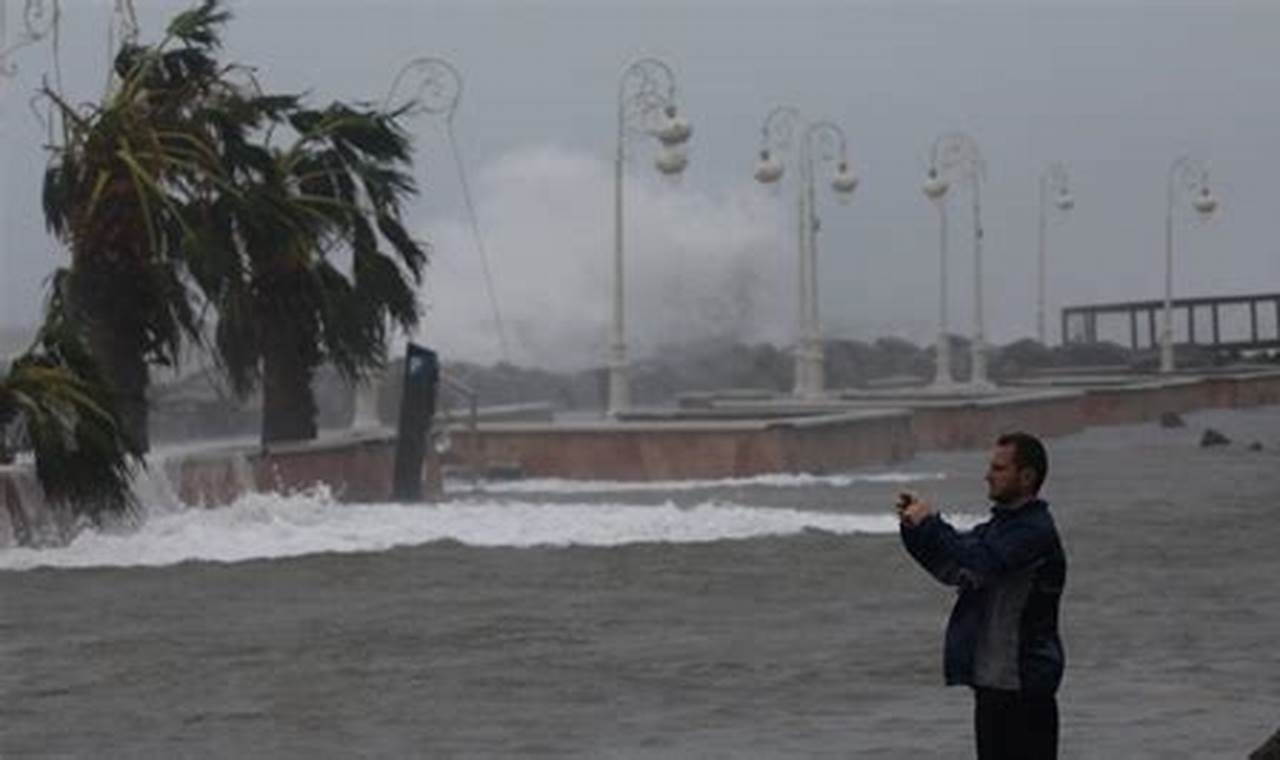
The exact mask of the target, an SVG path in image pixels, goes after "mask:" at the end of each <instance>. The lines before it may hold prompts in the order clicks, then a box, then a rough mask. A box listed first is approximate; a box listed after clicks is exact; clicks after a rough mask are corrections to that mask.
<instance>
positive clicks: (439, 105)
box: [352, 56, 509, 427]
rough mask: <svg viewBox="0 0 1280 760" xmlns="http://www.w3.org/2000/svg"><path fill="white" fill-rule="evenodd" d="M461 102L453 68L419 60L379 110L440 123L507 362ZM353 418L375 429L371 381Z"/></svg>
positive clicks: (399, 75) (360, 391) (405, 69)
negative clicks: (465, 150)
mask: <svg viewBox="0 0 1280 760" xmlns="http://www.w3.org/2000/svg"><path fill="white" fill-rule="evenodd" d="M408 87H412V91H411V92H408V93H405V94H401V89H402V88H408ZM461 101H462V74H460V73H459V72H458V69H457V68H456V67H454V65H453V64H451V63H449V61H447V60H445V59H443V58H436V57H432V56H421V57H418V58H414V59H412V60H410V61H409V62H408V63H406V64H405V65H404V66H402V67H400V70H399V71H398V72H396V75H395V78H393V79H392V80H391V86H390V87H389V88H387V94H386V97H385V98H383V101H382V106H381V108H382V110H383V111H386V112H389V111H392V110H395V109H403V113H404V114H405V115H409V116H415V115H419V114H425V115H427V116H431V117H438V118H440V119H441V120H442V121H443V123H444V132H445V138H446V140H447V142H448V143H449V150H450V152H451V153H452V154H453V160H454V165H455V166H456V167H457V171H458V181H459V183H460V184H461V185H462V197H463V201H464V204H465V205H466V207H467V215H468V219H469V221H470V223H471V234H472V238H473V239H474V240H475V245H476V250H477V251H478V253H479V254H480V266H481V270H482V272H483V273H484V281H485V289H486V291H487V292H488V295H489V306H490V308H491V309H492V310H493V319H494V324H495V326H496V328H497V331H498V343H499V348H500V350H501V354H502V358H503V360H506V361H509V353H508V350H507V338H506V332H505V330H504V329H503V323H502V313H501V311H499V309H498V300H497V295H496V293H495V291H494V286H493V275H492V273H491V272H490V270H489V258H488V255H487V254H486V252H485V247H484V239H483V238H482V237H481V236H480V222H479V220H478V219H477V217H476V211H475V204H474V203H473V202H472V200H471V187H470V184H469V183H468V182H467V173H466V170H465V169H464V166H463V161H462V153H461V151H460V150H459V149H458V142H457V140H456V139H454V134H453V116H454V114H455V113H456V112H457V110H458V104H459V103H460V102H461ZM355 406H356V408H355V416H354V420H353V422H352V426H353V427H376V426H377V425H378V416H377V389H376V386H375V383H374V381H373V380H372V379H370V380H367V381H365V382H362V383H361V384H360V385H359V386H358V388H357V390H356V398H355Z"/></svg>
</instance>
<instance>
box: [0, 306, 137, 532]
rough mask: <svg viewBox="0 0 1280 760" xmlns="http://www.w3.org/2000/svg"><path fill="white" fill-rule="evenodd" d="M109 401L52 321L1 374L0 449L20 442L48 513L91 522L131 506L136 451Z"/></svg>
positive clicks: (63, 328)
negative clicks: (30, 457) (63, 511)
mask: <svg viewBox="0 0 1280 760" xmlns="http://www.w3.org/2000/svg"><path fill="white" fill-rule="evenodd" d="M54 311H55V312H57V313H61V309H60V308H55V309H54ZM112 402H113V397H112V394H110V393H108V392H107V391H106V390H105V386H104V384H103V381H102V378H101V376H100V375H99V373H98V371H97V368H96V366H95V364H94V362H93V360H92V358H91V357H90V356H89V355H88V354H87V353H86V352H85V351H84V349H83V347H82V345H81V343H80V341H79V339H78V338H77V337H76V336H75V334H74V332H73V331H71V330H69V329H68V328H67V325H66V323H65V322H63V321H61V320H60V319H56V318H55V319H54V320H51V321H50V322H49V323H47V324H46V326H45V327H44V329H43V330H42V331H41V333H40V335H39V336H38V338H37V340H36V343H35V345H33V346H32V347H31V349H29V350H28V351H27V353H25V354H23V355H22V356H20V357H18V358H17V359H16V360H15V361H14V362H13V363H12V364H11V365H10V366H9V368H8V370H7V371H6V372H4V373H0V449H3V448H4V443H5V441H7V440H9V439H10V438H11V437H12V434H13V433H14V432H17V433H18V435H17V437H18V438H21V439H24V441H25V443H26V444H28V445H29V446H30V448H31V449H32V451H33V453H34V455H35V470H36V478H37V479H38V480H39V481H40V485H41V486H42V488H43V489H44V492H45V496H46V498H47V499H48V500H49V501H50V503H52V504H53V505H54V506H55V507H60V508H68V509H70V511H71V512H72V513H73V514H75V515H82V516H86V517H89V518H92V519H93V520H95V521H97V520H99V519H100V518H101V517H102V516H104V515H106V514H120V513H125V512H129V511H131V510H132V509H133V507H134V506H135V504H134V499H133V494H132V491H131V490H130V480H131V478H132V474H133V469H134V466H135V465H137V464H140V463H141V457H142V452H141V451H140V450H139V449H138V448H137V447H136V445H135V444H134V442H133V441H132V440H131V439H129V438H128V437H127V436H125V435H124V434H123V432H122V430H121V428H120V426H119V424H118V421H117V418H116V415H115V413H114V410H113V408H112ZM4 458H7V457H6V456H5V455H4V454H3V452H2V451H0V459H4Z"/></svg>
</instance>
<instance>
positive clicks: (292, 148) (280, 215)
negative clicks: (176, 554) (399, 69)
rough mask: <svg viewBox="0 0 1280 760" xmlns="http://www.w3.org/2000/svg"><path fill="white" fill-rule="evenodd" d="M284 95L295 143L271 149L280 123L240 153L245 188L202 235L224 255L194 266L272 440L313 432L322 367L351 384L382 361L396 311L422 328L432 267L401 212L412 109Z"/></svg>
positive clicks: (237, 175)
mask: <svg viewBox="0 0 1280 760" xmlns="http://www.w3.org/2000/svg"><path fill="white" fill-rule="evenodd" d="M277 102H278V103H279V105H280V106H281V107H280V109H279V110H277V111H276V112H275V113H273V114H272V115H271V118H272V119H283V120H284V121H285V122H286V123H287V126H288V127H289V128H290V130H291V131H292V135H291V139H290V142H289V143H288V145H287V146H286V147H282V148H277V147H274V146H272V145H271V144H270V143H269V139H270V135H271V134H279V133H280V132H279V131H275V130H272V131H268V133H267V134H268V142H266V143H264V144H262V145H261V146H260V150H257V151H245V152H242V153H241V154H240V155H239V156H238V157H230V158H231V160H230V165H229V168H230V170H231V176H232V178H233V182H234V183H235V185H236V186H237V187H238V188H240V189H241V194H240V195H239V196H237V197H236V198H227V199H226V202H225V203H219V204H215V205H214V206H212V207H211V208H210V214H209V216H208V217H207V219H206V224H205V225H204V226H203V227H202V235H204V236H205V237H207V238H208V239H210V240H214V241H217V244H214V245H211V246H210V247H209V250H211V251H219V252H221V253H222V255H220V256H210V257H205V258H203V259H202V263H203V264H205V265H207V266H204V267H202V268H201V269H200V270H199V271H197V272H196V278H197V280H198V281H199V282H200V284H201V289H202V291H203V292H204V294H205V295H206V297H208V298H209V300H210V302H211V303H212V304H213V305H214V306H215V308H216V309H217V311H218V314H219V322H218V328H217V333H216V340H215V343H216V346H217V350H218V354H219V357H220V358H221V360H222V361H223V363H224V365H225V367H226V369H227V370H228V372H229V374H230V376H231V379H232V381H233V385H234V387H236V388H237V389H238V390H239V391H240V392H241V393H244V392H247V391H248V390H249V389H251V388H253V387H254V386H255V385H257V384H258V383H261V386H262V391H263V428H262V440H263V442H264V443H270V442H274V441H282V440H302V439H310V438H314V437H315V435H316V423H315V417H316V407H315V401H314V395H313V393H312V390H311V381H312V378H313V377H314V375H315V372H316V370H317V368H318V367H319V366H320V365H321V364H322V363H324V362H331V363H332V364H333V365H334V366H335V367H336V368H337V369H338V370H339V371H340V372H341V373H342V374H344V375H345V376H346V377H347V378H348V379H351V380H354V379H356V378H357V377H358V376H359V374H360V373H361V372H364V371H367V370H369V369H373V368H376V367H379V366H381V364H382V361H383V356H384V353H385V349H386V339H387V323H388V319H391V320H394V321H395V322H396V323H398V324H399V325H400V326H401V327H402V328H404V329H406V330H409V329H412V328H413V327H414V326H415V325H416V323H417V320H418V302H417V298H416V296H415V292H414V286H415V285H416V284H417V283H418V282H419V281H420V279H421V275H422V269H423V266H424V265H425V263H426V251H425V249H424V246H423V244H421V243H419V242H418V241H416V240H414V239H413V237H412V236H410V235H409V234H408V232H407V231H406V230H405V228H404V225H403V222H402V217H401V203H402V201H403V199H404V198H406V197H407V196H409V195H411V194H413V193H414V192H416V188H415V185H414V181H413V177H412V175H411V174H410V173H409V168H410V166H411V164H410V159H409V155H410V153H409V140H408V137H407V135H406V134H405V132H404V131H403V130H402V129H401V128H400V126H399V124H398V118H399V116H400V114H402V113H403V111H401V112H398V113H386V112H382V111H378V110H373V109H366V108H358V107H353V106H350V105H347V104H344V103H334V104H332V105H330V106H328V107H326V108H323V109H309V108H305V107H303V106H302V105H301V104H300V102H298V101H296V100H294V101H292V102H288V101H287V100H286V99H280V100H278V101H277ZM268 157H269V160H266V159H267V158H268ZM241 159H245V160H241ZM346 257H349V258H350V262H349V265H348V266H346V267H344V266H341V262H340V261H339V259H342V258H346Z"/></svg>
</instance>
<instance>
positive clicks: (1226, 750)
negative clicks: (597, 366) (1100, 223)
mask: <svg viewBox="0 0 1280 760" xmlns="http://www.w3.org/2000/svg"><path fill="white" fill-rule="evenodd" d="M1189 422H1190V423H1191V426H1190V427H1189V428H1187V429H1185V430H1174V431H1166V430H1160V429H1157V428H1155V427H1153V426H1142V427H1137V426H1135V427H1126V428H1111V429H1099V430H1092V431H1089V432H1087V433H1084V434H1081V435H1077V436H1072V437H1070V438H1065V439H1059V440H1057V441H1053V442H1051V443H1050V446H1051V456H1052V457H1053V472H1052V473H1051V476H1050V482H1051V488H1050V492H1049V494H1048V495H1049V497H1050V499H1051V500H1052V501H1053V502H1054V504H1055V511H1056V514H1057V517H1058V521H1059V523H1060V525H1061V527H1062V530H1063V533H1064V536H1065V540H1066V542H1067V548H1068V552H1069V556H1070V561H1071V575H1070V579H1069V588H1068V594H1067V597H1066V600H1065V604H1064V625H1065V630H1066V643H1067V647H1068V656H1069V665H1068V673H1067V680H1066V684H1065V686H1064V690H1063V692H1062V695H1061V702H1062V715H1063V757H1066V758H1144V757H1152V758H1157V757H1158V758H1216V757H1237V758H1238V757H1243V756H1244V755H1246V754H1247V753H1248V751H1249V750H1250V749H1252V748H1253V747H1255V746H1256V745H1257V744H1259V743H1260V742H1261V741H1262V739H1263V738H1265V736H1267V735H1268V734H1269V733H1270V732H1271V731H1273V730H1275V728H1276V727H1277V726H1278V725H1280V655H1277V653H1276V649H1275V641H1276V640H1277V638H1280V584H1277V582H1276V579H1277V577H1280V551H1277V549H1276V547H1277V546H1280V520H1277V514H1276V513H1277V509H1280V506H1278V505H1280V409H1275V408H1270V409H1263V410H1255V411H1250V412H1233V413H1204V414H1199V415H1192V416H1190V417H1189ZM1207 424H1212V425H1214V426H1216V427H1218V428H1219V429H1222V430H1223V431H1224V432H1226V433H1227V434H1228V435H1231V436H1233V437H1235V438H1236V439H1237V441H1238V443H1237V445H1234V446H1231V447H1228V448H1222V449H1207V450H1205V449H1200V448H1198V447H1197V445H1196V439H1197V437H1198V434H1199V431H1200V430H1202V429H1203V427H1204V426H1205V425H1207ZM1254 439H1257V440H1260V441H1262V442H1263V443H1264V444H1265V445H1266V446H1267V448H1266V450H1264V451H1261V452H1250V451H1247V450H1245V449H1244V447H1243V446H1242V445H1240V444H1241V443H1244V442H1248V441H1251V440H1254ZM984 458H985V455H984V454H983V453H982V452H971V453H962V454H946V455H928V456H923V457H920V458H918V459H917V460H916V461H913V462H911V463H908V465H906V466H904V468H903V469H906V470H910V471H913V472H922V473H942V474H944V475H945V478H944V479H941V480H929V481H925V482H921V483H917V484H915V486H914V487H915V488H917V489H918V490H921V491H924V492H925V493H926V494H929V495H931V496H933V497H934V498H935V499H937V500H939V501H941V502H943V503H947V504H957V505H970V510H973V509H975V508H977V507H978V506H979V498H980V496H981V483H980V476H981V473H982V467H983V464H984ZM897 487H898V486H897V485H895V484H892V483H884V482H854V483H851V484H849V485H847V486H844V487H839V488H835V487H831V486H830V485H823V484H793V485H791V486H790V487H787V488H779V487H775V486H770V485H765V484H760V483H754V484H753V483H748V484H732V485H728V486H723V487H713V488H708V489H705V490H701V491H698V492H689V491H673V492H667V493H664V492H633V493H630V494H619V493H611V494H607V495H599V494H597V495H594V496H593V495H583V494H574V495H572V496H569V495H566V494H565V493H563V491H561V492H557V493H555V494H542V495H538V494H527V493H524V494H519V495H518V497H517V496H515V495H512V497H511V498H518V499H519V501H520V503H521V504H524V505H526V506H527V505H528V504H529V503H535V504H538V503H540V504H543V505H545V506H547V507H548V509H550V508H552V507H554V506H556V505H559V504H561V503H564V502H572V503H573V504H577V505H581V504H582V503H584V502H599V503H600V504H602V507H601V509H602V510H603V511H608V510H614V511H617V505H618V504H619V503H620V502H622V503H628V504H632V505H649V506H652V505H657V504H662V503H664V502H666V501H668V500H670V501H671V502H672V503H673V504H674V505H675V506H676V509H675V510H674V512H675V513H677V514H676V516H675V517H674V518H673V517H671V516H670V515H668V514H666V513H663V515H662V516H661V517H662V525H663V526H666V527H664V528H663V529H662V530H657V531H656V532H654V533H652V535H653V536H655V537H656V539H655V540H651V541H640V540H639V538H642V537H643V536H644V535H649V534H645V533H643V532H642V533H641V534H639V535H636V534H634V532H633V533H630V534H629V533H627V530H632V528H627V527H626V526H625V525H624V526H622V527H619V525H618V524H616V523H608V524H605V525H604V526H603V527H600V529H599V530H600V531H602V533H599V534H597V533H591V532H589V531H588V533H586V534H584V535H588V536H593V535H602V536H604V537H605V538H604V539H601V540H595V541H593V540H586V539H583V540H580V541H579V542H578V543H579V544H581V545H576V546H546V545H536V544H538V543H540V542H539V541H530V542H528V543H531V544H535V545H531V546H518V547H517V546H514V545H507V546H484V547H482V546H474V545H468V544H465V543H461V542H460V541H461V540H467V539H466V535H469V534H462V533H457V531H454V533H448V531H446V534H447V535H455V534H456V535H457V536H461V537H462V538H460V539H459V540H452V539H448V540H428V539H425V538H424V539H422V540H418V541H413V540H410V541H405V542H404V543H408V544H410V545H407V546H399V547H394V548H386V549H381V550H378V551H362V552H357V553H344V554H335V553H322V554H308V555H306V556H299V557H291V558H276V559H258V560H252V561H244V562H235V563H230V564H227V563H209V562H187V563H183V564H176V565H173V564H168V565H161V566H158V567H136V568H124V567H89V568H82V569H34V570H6V571H0V756H3V757H6V758H7V757H25V756H70V757H350V756H369V757H494V756H509V757H529V756H546V757H604V758H667V757H734V758H742V757H841V758H843V757H867V758H907V757H910V758H956V757H965V756H967V755H969V754H970V743H969V736H970V729H969V715H970V712H969V711H970V704H969V697H968V695H967V694H966V693H964V692H963V691H961V690H957V689H945V688H944V687H942V686H941V685H940V672H939V671H940V662H939V659H940V656H939V649H940V634H941V629H942V626H943V624H944V622H945V616H946V612H947V610H948V608H949V604H950V594H949V592H947V591H946V590H945V589H942V588H940V587H938V586H936V585H934V584H933V583H932V582H931V581H929V580H928V579H927V578H926V577H925V576H924V575H923V573H921V572H920V571H918V570H917V569H916V568H915V567H914V566H912V565H911V564H910V563H909V561H908V560H907V558H906V557H905V556H904V555H903V553H902V551H901V549H900V547H899V545H898V542H897V539H896V536H894V535H892V534H891V533H881V532H876V531H877V530H878V529H876V528H875V524H874V522H869V523H866V524H865V525H864V524H863V523H858V522H857V520H858V519H864V518H857V517H856V516H857V515H858V514H870V513H877V514H883V510H884V509H885V508H886V505H887V504H888V503H889V500H890V499H891V497H892V494H893V492H894V491H895V489H896V488H897ZM708 503H710V506H705V505H707V504H708ZM717 504H720V505H730V507H731V508H730V510H729V512H727V513H721V512H716V511H714V508H715V506H716V505H717ZM603 505H607V506H603ZM695 505H704V506H703V507H696V508H695V509H693V510H692V511H689V510H688V508H689V507H691V506H695ZM732 505H742V506H747V507H757V508H774V509H778V508H785V509H791V510H800V511H805V512H812V511H818V512H822V513H824V514H827V515H830V516H832V517H834V518H836V519H837V522H834V523H822V521H821V520H813V521H812V522H815V523H821V524H823V525H827V526H828V527H827V528H826V529H823V530H801V529H785V526H784V528H783V529H778V528H777V527H776V526H774V527H769V528H768V529H762V530H760V531H758V532H757V533H753V532H752V531H744V532H743V533H742V535H755V537H751V538H732V539H728V538H721V539H718V540H706V536H700V535H699V534H696V532H693V533H688V534H685V533H681V532H680V531H681V530H683V528H681V527H680V525H681V523H680V522H679V520H680V517H681V515H685V514H688V515H690V519H694V518H697V519H700V520H701V519H704V518H707V517H708V515H710V517H712V518H715V519H717V520H718V519H720V518H721V517H723V516H724V514H729V515H730V516H734V515H737V513H736V512H734V511H733V510H734V509H736V507H732ZM464 506H465V504H464ZM522 508H523V507H522ZM327 509H331V510H339V509H343V508H341V507H328V508H327ZM700 509H706V510H712V511H707V512H700V511H698V510H700ZM672 511H673V510H670V509H668V510H667V512H672ZM464 512H465V510H464ZM319 514H320V516H319V517H317V516H316V513H314V512H308V513H306V515H307V516H306V520H312V521H322V520H323V519H324V514H325V513H324V512H323V510H321V511H320V513H319ZM371 514H372V515H373V516H375V517H376V516H377V515H378V514H379V513H371ZM554 514H561V513H554ZM624 514H625V515H627V516H634V515H636V514H643V515H652V514H656V513H653V512H642V513H637V512H634V511H632V512H625V513H624ZM468 515H470V517H468ZM568 516H569V517H571V518H575V519H580V513H576V512H574V513H568ZM347 517H349V513H344V519H347ZM463 517H464V519H471V518H474V515H472V514H471V513H466V514H464V515H463ZM844 518H849V519H850V520H852V522H850V523H849V529H848V530H845V527H846V526H845V523H842V522H839V520H842V519H844ZM855 518H856V519H855ZM483 519H485V520H491V519H493V517H492V515H490V514H489V513H487V512H486V513H484V517H483ZM734 519H735V520H736V519H737V517H736V516H735V517H734ZM873 519H874V518H873ZM306 520H304V521H303V523H304V524H303V525H302V529H306V528H308V527H309V526H310V527H314V526H312V525H311V524H310V523H306ZM671 525H674V526H675V527H674V528H673V527H670V526H671ZM717 525H720V523H717ZM859 526H862V527H868V528H869V532H852V531H855V530H859V531H860V530H861V528H859ZM285 527H288V528H290V529H291V530H294V531H295V532H294V533H289V534H288V535H287V536H285V537H284V538H282V539H281V543H280V546H286V545H291V542H295V541H296V540H297V538H296V531H297V530H300V529H299V528H298V525H297V524H290V525H289V526H285ZM722 527H723V526H722ZM792 527H793V528H794V526H792ZM215 529H220V528H218V526H216V525H214V526H208V525H205V524H200V525H199V530H204V531H209V533H208V534H207V535H214V534H213V533H212V531H214V530H215ZM282 529H283V528H282V527H281V526H280V525H275V524H266V525H264V526H263V527H262V528H261V530H262V531H266V532H271V534H272V535H275V534H276V533H278V532H279V531H281V530H282ZM526 529H527V530H547V529H548V528H546V526H537V525H535V526H533V527H531V528H528V527H527V528H526ZM717 529H721V528H717ZM360 530H362V529H361V528H360V527H359V526H358V525H356V524H355V523H345V522H339V523H337V528H335V529H334V530H333V531H331V532H332V533H333V534H334V535H336V536H337V538H333V537H332V536H330V538H329V539H326V540H338V539H343V538H345V539H349V540H350V541H356V539H360V540H364V539H365V538H367V537H366V536H363V534H360ZM646 530H649V528H646ZM611 531H612V532H611ZM664 531H666V532H664ZM304 532H305V531H304ZM402 532H403V531H402ZM776 533H781V535H775V534H776ZM160 535H161V536H169V537H170V540H174V541H177V540H179V539H181V540H190V539H192V536H191V535H190V531H187V532H182V531H177V530H174V531H171V532H169V533H164V534H160ZM201 535H202V534H199V533H197V534H196V536H195V538H196V539H197V540H198V539H199V538H200V536H201ZM217 535H219V536H220V538H219V539H218V540H229V539H230V540H235V541H247V540H250V537H249V536H246V534H243V533H220V534H217ZM282 535H283V534H282ZM626 535H630V536H632V538H633V539H635V540H606V539H608V537H609V536H613V537H614V538H615V539H616V538H617V537H618V536H624V538H625V536H626ZM735 535H738V534H735ZM353 536H354V538H353ZM517 538H518V537H517ZM517 538H511V539H509V540H508V541H507V543H508V544H514V543H518V541H517ZM149 540H150V541H152V542H153V543H154V542H155V541H158V540H162V539H161V538H160V537H158V536H152V537H151V538H150V539H149ZM380 540H381V539H380ZM422 541H428V542H426V543H423V542H422ZM394 543H396V542H395V541H386V542H384V544H380V545H386V546H392V545H393V544H394ZM498 543H501V542H498ZM326 545H328V544H326ZM335 545H336V546H345V549H343V550H346V551H350V550H351V547H352V546H357V547H358V546H359V545H360V544H358V542H357V543H352V544H345V545H344V544H335ZM126 546H129V547H130V548H127V549H122V551H135V550H136V549H135V548H132V547H131V545H126ZM334 550H337V549H334ZM300 553H305V552H300ZM250 554H252V553H250ZM2 555H3V553H2V552H0V566H6V565H5V561H6V558H5V557H4V556H2ZM16 556H17V555H10V557H9V558H8V559H9V560H13V558H14V557H16ZM20 565H21V563H16V562H12V561H10V563H9V565H7V566H11V567H14V566H20Z"/></svg>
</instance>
